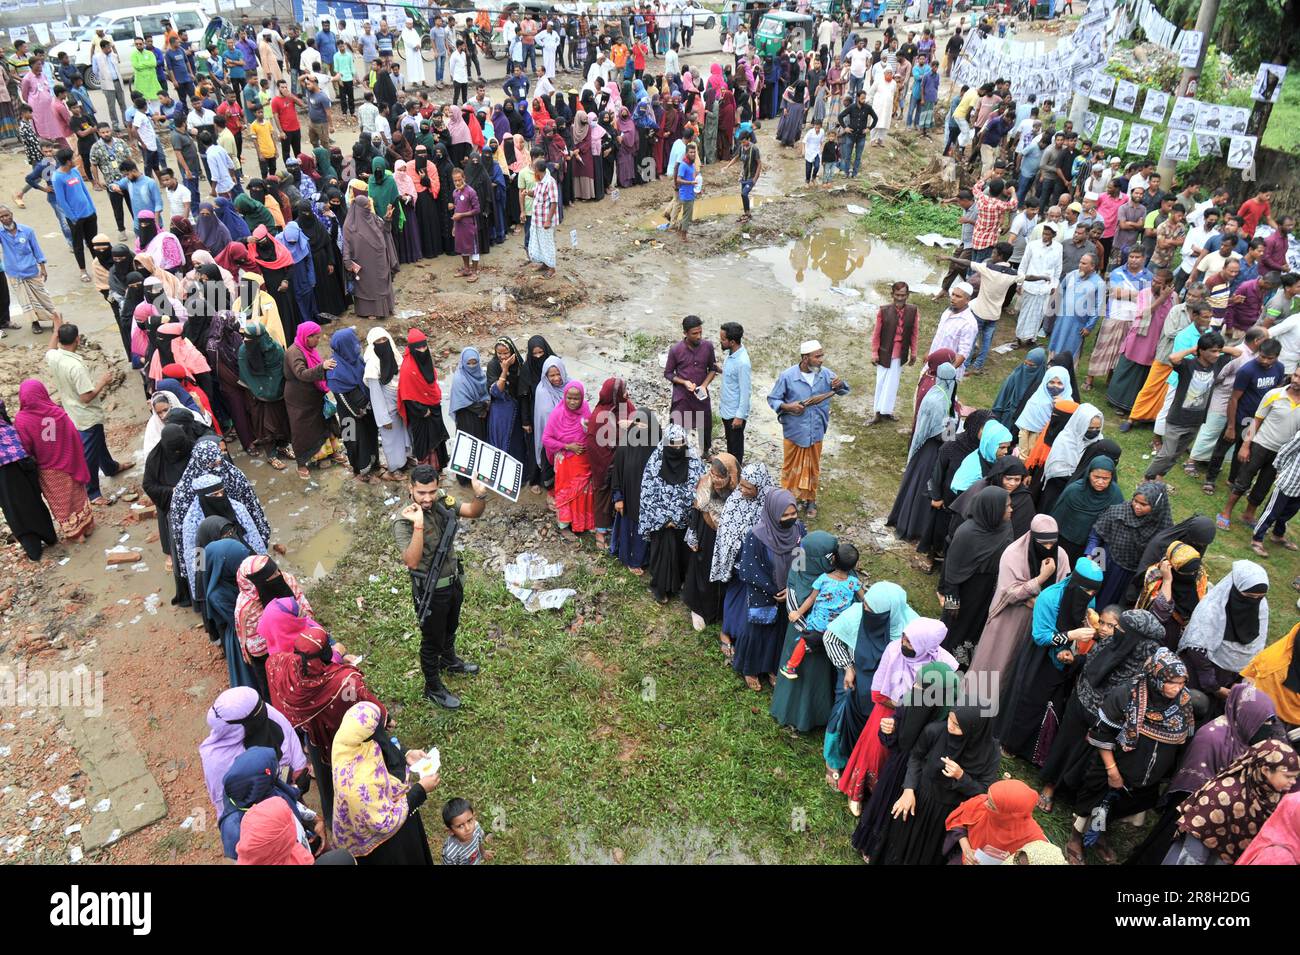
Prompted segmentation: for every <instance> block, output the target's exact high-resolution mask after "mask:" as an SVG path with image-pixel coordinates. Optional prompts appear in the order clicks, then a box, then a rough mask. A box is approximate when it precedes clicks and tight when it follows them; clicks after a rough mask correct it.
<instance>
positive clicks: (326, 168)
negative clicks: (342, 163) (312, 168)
mask: <svg viewBox="0 0 1300 955" xmlns="http://www.w3.org/2000/svg"><path fill="white" fill-rule="evenodd" d="M311 154H312V155H313V156H314V157H315V158H316V171H317V172H318V173H320V181H321V182H322V183H324V182H328V181H329V180H330V179H337V178H338V177H339V174H338V170H336V169H335V168H334V163H333V162H332V161H331V160H330V151H329V150H328V149H326V148H325V147H324V146H317V147H316V148H315V149H313V150H312V151H311Z"/></svg>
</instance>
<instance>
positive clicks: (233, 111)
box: [217, 90, 244, 161]
mask: <svg viewBox="0 0 1300 955" xmlns="http://www.w3.org/2000/svg"><path fill="white" fill-rule="evenodd" d="M217 115H218V116H224V117H226V129H228V130H230V135H232V136H234V137H235V152H236V154H237V155H238V156H239V158H240V160H241V161H242V160H243V158H244V110H243V109H242V108H241V107H240V105H239V100H238V99H237V98H236V97H235V91H234V90H229V91H227V93H226V99H225V102H223V103H222V104H221V105H220V106H218V107H217Z"/></svg>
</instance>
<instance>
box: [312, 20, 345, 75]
mask: <svg viewBox="0 0 1300 955" xmlns="http://www.w3.org/2000/svg"><path fill="white" fill-rule="evenodd" d="M316 49H317V50H318V51H320V59H321V62H322V63H324V64H325V68H326V69H327V70H328V69H329V68H330V65H331V64H332V63H333V62H334V54H335V53H337V52H338V49H339V45H338V42H337V41H336V40H335V39H334V33H333V31H332V30H330V22H329V21H328V20H322V21H321V25H320V29H319V30H317V31H316Z"/></svg>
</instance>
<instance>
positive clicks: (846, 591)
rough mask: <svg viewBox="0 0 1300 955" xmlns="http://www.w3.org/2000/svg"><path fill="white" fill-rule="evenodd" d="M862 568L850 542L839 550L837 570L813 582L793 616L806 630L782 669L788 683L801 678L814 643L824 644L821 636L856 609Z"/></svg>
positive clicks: (836, 563)
mask: <svg viewBox="0 0 1300 955" xmlns="http://www.w3.org/2000/svg"><path fill="white" fill-rule="evenodd" d="M857 566H858V549H857V548H856V547H854V546H853V545H852V544H850V543H848V542H847V541H845V542H843V543H841V544H840V545H839V546H838V547H836V548H835V569H834V570H832V571H831V572H830V573H827V574H822V575H821V576H820V577H818V578H817V579H816V580H814V581H813V586H812V590H810V591H809V592H808V596H807V597H806V598H804V602H803V603H802V604H800V605H799V609H798V610H795V611H793V612H792V613H791V614H790V622H791V623H793V624H794V625H795V626H796V627H800V621H801V620H802V621H803V623H802V629H803V630H804V635H803V636H802V637H800V638H799V642H798V643H796V644H795V645H794V650H793V651H792V652H791V653H790V659H789V660H787V661H786V662H785V663H784V664H783V665H782V666H781V675H782V676H783V677H785V678H786V679H788V680H797V679H799V673H798V670H799V664H800V663H802V662H803V658H804V654H805V653H807V652H808V647H809V645H810V644H814V645H820V643H821V635H822V634H823V633H825V632H826V628H827V627H829V626H830V625H831V621H832V620H834V619H835V618H836V617H838V616H839V615H840V614H841V613H843V612H844V611H845V610H847V609H848V608H849V607H850V606H852V604H853V601H854V600H855V599H857V597H858V595H859V594H860V593H861V592H862V581H861V580H859V579H858V577H857V574H855V573H854V571H855V570H856V569H857Z"/></svg>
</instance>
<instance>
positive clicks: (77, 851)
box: [68, 846, 81, 865]
mask: <svg viewBox="0 0 1300 955" xmlns="http://www.w3.org/2000/svg"><path fill="white" fill-rule="evenodd" d="M68 861H69V862H70V863H72V864H73V865H76V864H77V863H78V862H80V861H81V846H69V847H68Z"/></svg>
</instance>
